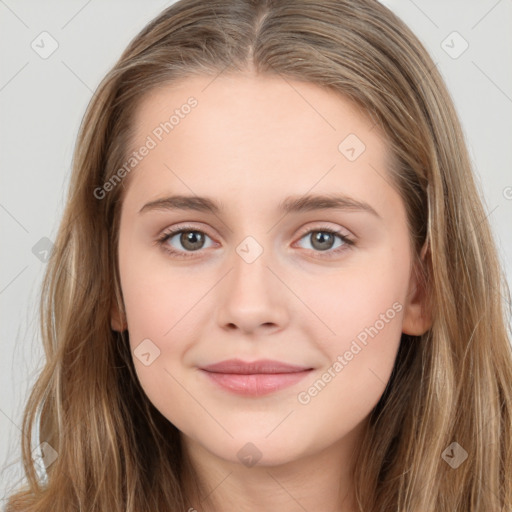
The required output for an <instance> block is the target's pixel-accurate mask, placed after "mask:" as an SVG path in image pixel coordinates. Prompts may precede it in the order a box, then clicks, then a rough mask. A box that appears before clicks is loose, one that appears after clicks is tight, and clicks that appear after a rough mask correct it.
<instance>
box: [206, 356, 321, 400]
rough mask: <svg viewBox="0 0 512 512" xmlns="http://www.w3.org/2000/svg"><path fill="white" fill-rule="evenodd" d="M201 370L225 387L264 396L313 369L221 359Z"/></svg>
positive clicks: (216, 383)
mask: <svg viewBox="0 0 512 512" xmlns="http://www.w3.org/2000/svg"><path fill="white" fill-rule="evenodd" d="M200 370H201V372H202V373H203V374H204V375H205V376H206V377H207V378H208V380H209V381H210V382H213V383H214V384H215V385H216V386H218V387H220V388H222V389H223V390H226V391H229V392H232V393H236V394H239V395H245V396H254V397H256V396H262V395H267V394H269V393H274V392H276V391H279V390H281V389H283V388H285V387H289V386H292V385H293V384H296V383H297V382H299V381H300V380H301V379H303V378H304V377H306V376H307V375H309V373H310V372H311V371H312V370H313V368H309V367H306V366H298V365H294V364H289V363H284V362H281V361H273V360H270V359H261V360H258V361H252V362H246V361H242V360H240V359H230V360H226V361H221V362H220V363H215V364H211V365H207V366H204V367H202V368H200Z"/></svg>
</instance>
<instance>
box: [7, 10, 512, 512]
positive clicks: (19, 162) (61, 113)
mask: <svg viewBox="0 0 512 512" xmlns="http://www.w3.org/2000/svg"><path fill="white" fill-rule="evenodd" d="M171 3H172V2H169V1H168V0H167V1H164V0H151V1H148V0H144V1H142V0H124V1H121V0H102V1H100V0H67V1H64V0H61V1H55V0H45V1H44V2H41V1H36V0H31V1H27V0H0V120H1V121H0V144H1V148H0V154H1V159H0V169H1V180H2V181H1V184H2V186H1V188H0V222H1V228H0V229H1V235H2V238H1V244H0V247H1V253H0V255H1V256H0V257H1V264H0V308H1V309H0V313H1V324H0V326H1V331H0V347H1V357H0V390H1V392H0V433H1V435H0V497H1V498H2V501H1V502H0V505H2V509H3V504H4V502H5V500H4V499H3V498H4V497H5V496H6V495H7V494H8V493H10V492H11V490H12V486H13V485H14V484H15V483H16V480H17V479H18V478H20V477H21V475H22V472H21V465H20V462H19V460H20V439H21V431H20V426H21V419H22V411H23V406H24V405H25V402H26V399H27V397H28V393H29V390H30V388H31V386H32V384H33V383H34V381H35V378H36V376H37V373H38V371H39V369H40V368H41V366H42V363H43V351H42V345H41V341H40V336H39V332H38V321H39V319H38V297H39V287H40V283H41V278H42V275H43V272H44V269H45V261H44V260H45V255H46V254H47V250H48V248H49V247H50V246H51V242H52V241H53V240H54V239H55V238H54V237H55V233H56V231H57V226H58V223H59V220H60V216H61V213H62V210H63V205H64V201H65V193H66V190H67V185H68V179H69V176H70V163H71V157H72V151H73V148H74V143H75V138H76V135H77V130H78V127H79V124H80V121H81V119H82V116H83V113H84V111H85V108H86V106H87V104H88V102H89V99H90V98H91V96H92V93H93V91H94V90H95V88H96V86H97V85H98V83H99V82H100V80H101V78H102V77H103V76H104V74H105V73H106V72H107V71H108V70H109V68H110V67H111V66H112V65H113V64H114V62H115V61H116V60H117V58H118V57H119V56H120V54H121V52H122V51H123V49H124V48H125V46H126V45H127V44H128V42H129V41H130V40H131V39H132V38H133V37H134V36H135V35H136V34H137V32H138V31H139V30H140V29H141V28H142V27H143V26H144V25H145V24H146V23H147V22H148V21H149V20H151V19H152V18H153V17H154V16H156V15H157V14H158V13H159V12H160V11H161V10H162V9H164V8H165V7H167V6H168V5H170V4H171ZM383 3H385V4H386V5H387V6H388V7H390V8H391V9H393V10H394V11H395V12H396V13H397V14H398V15H399V16H400V17H402V19H403V20H404V21H405V22H406V23H407V24H408V25H409V26H410V27H411V28H412V29H413V31H414V32H415V33H416V34H417V35H418V37H419V38H420V39H421V41H422V42H423V43H424V44H425V46H426V47H427V49H428V50H429V52H430V53H431V55H432V57H433V60H434V62H435V63H436V66H437V67H438V68H439V70H440V71H441V73H442V75H443V77H444V78H445V80H446V82H447V85H448V87H449V89H450V91H451V94H452V96H453V99H454V102H455V106H456V108H457V111H458V113H459V116H460V119H461V121H462V124H463V127H464V131H465V134H466V138H467V141H468V145H469V148H470V152H471V158H472V160H473V163H474V167H475V172H476V174H477V178H478V180H479V182H480V187H481V190H482V194H483V196H484V200H485V204H486V209H487V215H488V218H489V220H490V222H491V225H492V226H493V229H494V233H495V237H496V241H497V243H498V247H499V250H500V256H501V260H502V262H503V266H504V268H505V270H506V273H507V278H508V282H509V286H510V283H512V232H511V229H510V225H511V221H512V171H511V163H512V149H511V148H512V137H511V135H512V115H511V114H512V66H511V63H512V31H511V30H510V21H511V19H512V1H511V0H471V1H468V0H428V1H427V0H415V1H413V0H386V1H384V0H383ZM41 41H43V42H41ZM45 52H46V53H45ZM50 52H53V53H51V55H47V53H50ZM36 439H37V438H36V437H35V436H34V438H33V442H34V443H36ZM37 444H38V443H36V444H33V446H34V447H35V446H37Z"/></svg>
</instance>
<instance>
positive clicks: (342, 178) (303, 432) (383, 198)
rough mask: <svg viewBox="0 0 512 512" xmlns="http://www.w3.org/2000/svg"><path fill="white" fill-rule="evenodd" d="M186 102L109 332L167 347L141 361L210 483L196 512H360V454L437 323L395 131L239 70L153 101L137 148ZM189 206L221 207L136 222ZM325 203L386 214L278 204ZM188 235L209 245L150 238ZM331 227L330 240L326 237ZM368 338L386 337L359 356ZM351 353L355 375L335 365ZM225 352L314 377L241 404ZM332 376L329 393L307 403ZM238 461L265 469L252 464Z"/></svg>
mask: <svg viewBox="0 0 512 512" xmlns="http://www.w3.org/2000/svg"><path fill="white" fill-rule="evenodd" d="M190 96H194V97H195V98H196V99H197V101H198V105H197V106H196V107H195V108H194V109H192V110H191V112H190V113H189V114H188V115H187V116H184V118H183V119H180V122H179V124H178V125H177V126H175V127H174V129H173V130H172V132H170V133H169V134H166V135H164V137H163V138H162V140H161V141H159V142H158V144H157V145H156V147H155V148H154V149H152V150H151V151H150V152H149V154H148V155H147V156H145V157H144V159H143V160H142V161H141V162H140V163H139V164H138V166H137V167H136V169H135V170H134V171H132V174H130V176H129V178H126V183H124V186H126V190H125V196H124V200H123V204H122V211H121V224H120V239H119V270H120V276H121V288H122V293H123V300H124V306H125V311H126V323H124V320H125V319H124V318H122V316H121V315H120V314H119V313H118V312H117V311H116V310H113V313H112V327H113V328H114V329H116V330H123V329H125V328H127V329H128V332H129V338H130V344H131V348H132V351H133V350H135V349H136V348H137V346H138V345H139V344H140V343H141V342H142V341H143V340H146V339H149V340H151V342H150V343H151V344H153V345H152V346H156V347H158V349H159V351H160V355H159V356H158V357H157V358H156V359H154V361H153V362H151V364H149V365H147V366H146V365H145V364H143V363H142V362H141V360H139V358H138V357H134V365H135V368H136V371H137V375H138V378H139V380H140V383H141V385H142V387H143V389H144V391H145V393H146V394H147V396H148V398H149V399H150V400H151V402H152V403H153V404H154V405H155V407H156V408H157V409H158V410H159V411H160V412H161V413H162V414H163V415H164V416H165V417H166V418H167V419H168V420H169V421H170V422H171V423H173V424H174V425H175V426H176V427H177V428H178V429H179V430H180V432H181V438H182V442H183V445H184V447H185V451H186V453H187V455H188V457H189V458H190V460H191V462H192V465H193V467H194V468H195V470H196V471H197V473H198V475H199V477H200V478H201V479H202V481H204V482H205V486H206V492H207V493H209V500H210V501H211V506H210V507H208V508H206V502H205V501H203V502H201V500H200V498H199V497H197V496H194V495H193V494H192V493H191V491H190V494H189V496H190V507H195V509H196V510H216V511H220V510H222V511H223V512H231V511H252V512H254V511H266V512H268V511H278V510H279V511H280V512H292V511H293V512H296V511H304V510H307V511H313V510H319V505H321V510H322V511H325V512H335V511H342V512H352V511H353V510H356V508H355V502H354V496H353V481H352V476H351V470H352V469H353V467H354V463H355V458H356V451H357V449H358V447H359V446H360V444H361V441H362V434H363V431H364V428H365V426H366V423H367V421H368V417H369V414H370V412H371V411H372V409H373V408H374V407H375V405H376V404H377V402H378V401H379V398H380V397H381V396H382V393H383V392H384V389H385V387H386V384H387V382H388V380H389V377H390V375H391V371H392V368H393V364H394V360H395V357H396V354H397V350H398V347H399V342H400V336H401V333H402V332H405V333H408V334H415V335H419V334H422V333H424V332H425V331H426V330H427V329H428V327H429V319H428V318H427V317H426V315H425V314H424V312H423V311H424V308H423V307H422V304H423V301H424V299H423V295H422V294H421V293H420V290H419V287H418V286H417V284H418V283H417V282H416V281H415V278H414V274H413V254H412V252H411V245H410V239H409V232H408V229H407V224H406V213H405V207H404V204H403V201H402V200H401V198H400V196H399V195H398V192H397V191H396V190H395V189H394V188H393V187H392V186H391V179H390V178H389V174H387V171H386V165H387V164H388V162H389V154H388V153H387V145H386V143H385V141H384V137H383V136H382V134H381V132H379V129H378V127H377V126H376V125H375V124H374V123H372V122H371V121H370V120H369V119H368V118H366V117H365V116H363V114H362V112H361V111H360V110H358V109H357V108H356V107H355V106H354V105H353V104H351V103H349V102H348V101H347V100H345V99H343V98H341V97H340V96H339V95H335V94H334V93H333V92H330V91H326V90H325V89H322V88H319V87H318V86H316V85H313V84H309V83H303V82H296V81H293V80H289V79H287V80H283V79H282V78H275V77H274V78H270V77H263V76H257V75H254V74H252V73H243V74H242V73H240V74H234V75H228V76H226V75H220V76H219V77H217V78H216V79H215V80H214V81H212V77H206V76H194V77H193V78H187V79H185V80H183V81H181V82H179V83H176V84H173V85H172V86H165V87H162V88H159V89H158V90H154V91H152V92H151V93H149V94H148V95H147V96H146V97H145V98H144V100H143V101H142V102H141V104H140V105H139V107H138V110H137V115H136V118H135V126H136V135H135V137H134V140H133V148H139V147H140V146H141V145H142V144H144V142H145V140H146V138H147V136H148V135H150V134H151V133H152V131H153V130H154V129H155V127H156V126H158V125H159V124H160V123H161V122H163V121H165V120H167V119H168V118H169V116H170V115H171V114H172V112H173V111H174V109H175V108H178V107H180V105H183V104H184V103H186V101H187V98H189V97H190ZM348 134H356V136H357V137H358V139H359V140H361V141H363V143H364V145H365V146H366V149H365V150H364V152H363V153H362V154H361V155H360V156H359V157H358V158H357V159H355V160H354V161H350V160H349V159H348V158H347V157H346V156H345V154H342V152H340V150H339V149H338V146H339V144H340V142H342V141H343V140H344V139H345V137H347V135H348ZM153 138H154V137H153ZM356 149H357V148H356ZM178 194H179V195H186V196H192V197H195V196H201V197H208V198H210V199H212V200H214V201H215V202H217V203H219V206H220V207H221V209H220V210H219V212H216V213H213V212H212V211H210V210H207V211H197V210H191V209H188V210H187V209H175V210H171V209H167V210H166V209H158V210H156V209H149V208H148V209H146V210H145V211H143V212H141V213H140V210H141V208H142V207H143V206H144V205H146V204H147V203H149V202H151V201H154V200H156V199H159V198H163V197H166V196H170V195H178ZM327 194H328V195H342V194H343V195H346V196H349V197H351V198H352V199H356V200H358V201H361V202H365V203H367V204H368V205H370V206H371V207H372V209H373V210H374V211H375V213H376V214H374V213H371V212H370V211H368V210H364V209H354V208H352V209H346V208H338V209H321V208H320V209H312V210H308V211H300V212H295V211H291V212H288V213H286V214H284V213H282V212H281V211H279V210H278V206H279V204H280V202H281V201H283V200H284V199H285V198H287V197H288V196H296V197H298V198H302V197H304V196H305V195H327ZM184 225H187V226H188V230H189V231H192V233H193V234H194V233H195V235H196V237H195V238H194V235H193V234H192V235H190V234H189V233H185V234H189V237H191V242H189V243H188V244H187V240H189V239H187V238H185V237H184V236H182V237H181V238H180V234H179V233H178V234H177V235H176V234H175V235H173V236H172V237H171V238H169V239H168V240H167V241H165V242H164V245H158V244H155V241H156V240H157V239H158V238H159V237H160V235H162V233H165V232H167V231H168V229H169V228H174V227H176V228H178V227H183V226H184ZM325 229H332V230H336V231H339V233H341V234H342V235H344V236H346V237H347V238H349V239H350V240H352V241H353V242H354V245H353V246H351V245H349V244H347V243H346V242H343V241H342V239H340V238H338V236H337V235H334V236H331V237H329V235H328V233H325ZM198 232H199V233H198ZM312 232H313V233H312ZM318 232H320V233H324V237H325V238H324V242H323V244H321V243H319V242H318V241H316V240H315V238H314V236H313V235H314V234H315V233H318ZM201 234H203V235H202V236H203V238H202V239H201V238H200V235H201ZM248 236H250V237H252V239H254V240H255V241H257V244H258V245H257V246H255V245H250V246H248V245H245V246H244V245H243V244H242V247H245V250H246V251H247V250H248V248H249V253H251V254H256V253H255V252H254V251H256V250H257V249H256V248H255V247H260V248H262V249H263V252H262V253H261V254H259V253H257V254H258V257H257V258H256V259H255V260H254V261H251V262H250V263H249V262H248V261H247V260H246V259H244V258H243V257H242V256H241V254H244V253H243V252H237V248H239V246H240V243H241V242H242V241H244V239H245V238H246V237H248ZM198 237H199V238H198ZM251 243H253V242H251ZM329 244H330V245H329ZM165 247H168V248H170V249H174V250H175V251H178V252H179V253H180V254H185V253H187V254H188V255H189V256H190V257H188V258H180V257H179V256H177V255H172V254H169V253H168V252H166V251H165ZM322 248H323V249H322ZM326 248H327V249H326ZM340 248H341V249H340ZM338 249H340V250H338ZM337 250H338V251H337ZM251 251H252V252H251ZM335 251H337V252H335ZM329 254H330V255H331V257H329ZM393 305H394V306H393ZM379 319H381V320H380V321H379ZM384 320H385V321H384ZM370 326H374V328H375V326H376V330H377V331H378V332H377V334H375V333H374V336H373V337H370V336H368V340H367V344H366V345H363V344H361V343H359V345H360V346H361V350H360V351H358V352H357V354H356V355H354V356H353V357H350V354H348V355H346V354H347V351H350V347H351V343H352V342H353V341H354V340H355V339H357V336H358V335H360V337H361V336H364V335H361V333H362V332H364V330H365V328H370ZM146 343H147V342H146ZM340 355H341V357H342V358H344V359H343V361H344V363H343V369H342V370H341V371H339V370H336V369H335V370H333V363H335V362H336V361H340V359H337V358H338V356H340ZM345 355H346V356H345ZM230 358H239V359H242V360H244V361H255V360H258V359H274V360H278V361H282V362H286V363H290V364H295V365H300V366H304V367H307V368H310V369H311V370H310V371H309V373H308V374H307V376H306V377H304V378H303V379H302V380H300V381H299V382H297V383H294V384H292V385H290V386H288V387H284V388H282V389H279V390H277V391H275V392H270V393H268V394H265V395H263V396H244V395H240V394H237V393H233V392H231V391H229V390H227V389H224V388H221V387H219V386H218V385H216V384H215V383H214V382H212V381H211V380H210V379H209V378H208V377H207V376H206V375H205V372H204V371H202V370H201V369H200V368H201V367H203V366H204V365H206V364H211V363H216V362H219V361H223V360H225V359H230ZM329 368H330V375H331V378H330V379H329V377H325V380H328V383H327V384H326V385H325V386H324V387H323V388H322V389H321V390H320V391H319V392H318V391H317V392H316V393H315V391H314V390H313V391H311V393H308V392H307V391H308V390H309V389H310V388H311V386H313V384H314V383H315V382H317V381H318V380H319V379H322V375H324V374H326V372H327V374H328V375H329ZM338 368H339V366H338ZM325 380H324V382H325ZM300 393H302V395H300ZM299 395H300V396H302V402H301V401H300V400H299V399H298V396H299ZM308 397H309V401H308V400H307V398H308ZM247 443H252V444H251V445H249V447H247V446H246V444H247ZM244 447H245V448H244ZM254 447H256V448H257V451H256V450H255V448H254ZM241 449H242V454H245V455H247V453H249V455H253V456H255V457H256V458H257V456H260V458H259V460H257V462H256V463H255V464H254V465H250V466H249V465H248V464H246V463H243V461H242V458H241V457H239V455H237V454H238V453H239V451H240V450H241ZM258 454H259V455H258ZM187 489H189V486H188V485H187Z"/></svg>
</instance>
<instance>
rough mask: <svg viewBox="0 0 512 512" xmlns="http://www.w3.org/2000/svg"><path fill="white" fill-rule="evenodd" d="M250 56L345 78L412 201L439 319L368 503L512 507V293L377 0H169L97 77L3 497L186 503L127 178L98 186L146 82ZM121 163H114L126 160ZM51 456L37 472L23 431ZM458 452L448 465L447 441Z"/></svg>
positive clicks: (429, 89)
mask: <svg viewBox="0 0 512 512" xmlns="http://www.w3.org/2000/svg"><path fill="white" fill-rule="evenodd" d="M226 72H236V73H246V72H251V73H257V74H261V75H279V76H281V77H283V78H284V79H288V78H290V79H295V80H300V81H304V82H310V83H313V84H317V85H319V86H321V87H325V88H326V89H329V90H331V91H335V92H338V93H339V94H340V95H342V96H343V97H344V98H348V99H349V100H351V101H352V102H353V103H354V104H356V105H357V106H359V107H360V108H361V110H362V111H363V112H366V113H367V114H368V115H369V116H370V117H371V118H372V119H373V120H375V122H376V123H378V125H379V127H380V128H381V130H382V133H383V134H384V135H385V137H386V139H387V142H388V144H389V147H390V150H391V152H392V155H393V162H392V163H390V166H389V167H390V168H389V174H390V176H391V177H392V180H393V185H394V186H396V188H397V190H398V191H399V192H400V194H401V197H402V199H403V201H404V204H405V206H406V210H407V218H408V223H409V228H410V233H411V244H412V245H413V247H414V251H415V255H416V261H417V264H418V265H417V269H418V270H417V271H418V272H419V275H420V277H421V279H420V283H421V286H423V287H424V288H425V290H426V293H427V294H428V303H429V305H430V308H431V311H432V320H433V323H432V328H431V329H429V330H428V331H427V332H426V333H425V334H424V335H423V336H409V335H406V334H403V335H402V340H401V344H400V349H399V352H398V356H397V359H396V362H395V367H394V369H393V373H392V376H391V379H390V381H389V383H388V385H387V387H386V390H385V392H384V394H383V396H382V397H381V399H380V401H379V403H378V404H377V406H376V407H375V409H374V410H373V411H372V414H371V421H370V422H369V426H368V429H367V432H366V437H365V440H364V443H363V445H362V446H361V451H360V454H359V458H358V461H357V466H356V470H355V475H354V477H355V485H356V487H355V493H356V498H357V502H358V506H359V509H360V511H361V512H363V511H364V512H388V511H393V512H477V511H478V512H484V511H485V512H490V511H493V512H494V511H505V510H511V509H512V485H511V482H512V443H511V440H512V439H511V438H512V392H511V383H512V355H511V346H510V340H509V336H510V335H509V333H508V332H507V328H506V318H508V317H509V316H510V311H509V310H507V309H506V304H507V300H508V303H509V304H510V294H509V291H508V287H507V284H506V281H505V278H504V275H503V273H502V271H501V267H500V262H499V259H498V256H497V252H496V248H495V243H494V240H493V237H492V233H491V230H490V226H489V222H488V220H487V218H486V213H485V210H484V207H483V204H482V201H481V199H480V195H481V192H480V191H479V189H478V187H477V184H476V183H475V179H474V176H473V173H472V169H471V164H470V161H469V157H468V151H467V148H466V144H465V141H464V137H463V133H462V129H461V126H460V123H459V121H458V118H457V115H456V112H455V109H454V106H453V103H452V100H451V98H450V96H449V94H448V91H447V90H446V87H445V85H444V83H443V80H442V78H441V76H440V74H439V72H438V71H437V68H436V66H435V65H434V63H433V62H432V59H431V58H430V57H429V55H428V54H427V52H426V50H425V49H424V48H423V46H422V45H421V43H420V42H419V41H418V39H417V38H416V37H415V36H414V35H413V34H412V32H411V31H410V30H409V29H408V27H406V26H405V25H404V23H403V22H402V21H401V20H400V19H399V18H397V17H396V16H395V15H394V14H393V13H392V12H391V11H390V10H388V9H387V8H385V7H384V6H382V5H381V4H379V3H378V2H377V1H373V0H339V1H334V0H293V1H291V0H288V1H277V0H276V1H271V0H268V1H263V0H262V1H257V0H254V1H251V0H212V1H209V2H204V1H202V0H181V1H178V2H177V3H175V4H173V5H171V6H170V7H169V8H167V9H166V10H164V11H163V12H162V13H161V14H160V15H159V16H158V17H157V18H155V19H154V20H153V21H151V22H150V23H149V24H148V25H147V26H146V27H145V28H144V29H143V30H142V31H141V32H140V33H139V34H138V35H137V36H136V37H135V38H134V39H133V40H132V41H131V43H130V44H129V46H128V47H127V48H126V50H125V51H124V52H123V54H122V55H121V57H120V58H119V60H118V62H117V63H116V64H115V65H114V67H113V68H112V70H111V71H110V72H109V73H108V74H107V76H106V77H105V78H104V80H103V81H102V82H101V84H100V85H99V87H98V89H97V91H96V92H95V94H94V96H93V98H92V99H91V102H90V104H89V106H88V108H87V111H86V113H85V116H84V119H83V122H82V125H81V127H80V132H79V134H78V139H77V144H76V149H75V154H74V158H73V173H72V177H71V181H70V186H69V194H68V200H67V204H66V207H65V212H64V215H63V219H62V222H61V224H60V228H59V231H58V235H57V239H56V243H55V249H54V252H53V253H52V255H51V258H50V260H49V262H48V267H47V270H46V274H45V277H44V282H43V288H42V297H41V307H40V315H41V332H42V338H43V342H44V349H45V356H46V364H45V367H44V369H43V370H42V372H41V374H40V376H39V378H38V380H37V382H36V384H35V386H34V388H33V390H32V393H31V395H30V397H29V400H28V403H27V406H26V409H25V413H24V418H23V426H22V431H23V436H22V460H23V465H24V469H25V474H26V478H27V481H28V483H27V485H26V487H25V488H24V489H22V490H20V491H19V492H17V493H16V494H14V495H12V496H11V497H10V498H9V500H8V504H7V509H6V511H7V512H21V511H23V512H36V511H37V512H46V511H48V512H49V511H51V512H69V510H83V511H87V512H95V511H97V512H107V511H108V512H145V511H147V512H149V511H154V510H159V511H164V510H170V511H171V510H172V511H174V510H176V511H177V510H187V509H188V508H189V506H187V497H186V496H185V495H184V491H183V475H184V474H185V473H186V472H192V468H190V467H189V466H188V463H187V460H186V457H184V454H183V453H182V449H181V446H180V443H179V435H178V434H179V432H178V430H177V429H176V427H175V426H174V425H172V424H171V423H170V422H169V421H168V420H167V419H166V418H165V417H164V416H162V415H161V414H160V413H159V411H158V410H157V409H156V408H155V407H154V406H153V405H152V404H151V402H150V401H149V400H148V398H147V397H146V395H145V393H144V391H143V390H142V388H141V386H140V384H139V382H138V380H137V377H136V374H135V369H134V366H133V362H132V358H131V354H130V349H129V343H128V337H127V332H123V333H118V332H116V331H114V330H112V328H111V310H112V308H113V307H117V308H118V309H119V311H121V312H122V311H123V309H122V308H123V301H122V292H121V289H120V284H119V283H120V282H119V271H118V265H117V242H118V233H119V218H120V217H119V215H120V206H121V204H122V199H123V190H125V187H126V186H127V182H126V183H123V186H118V187H115V188H114V189H113V190H112V191H111V192H110V193H109V194H107V195H106V196H105V197H104V198H103V199H101V200H98V199H97V198H96V197H95V195H94V191H95V189H97V187H101V186H102V185H103V184H104V183H105V182H107V181H108V180H109V179H111V178H112V176H113V175H114V173H115V172H116V171H117V170H118V169H119V167H120V166H121V165H122V164H123V162H124V161H125V159H126V155H127V152H128V148H129V145H130V141H131V140H132V138H133V135H134V126H133V116H134V111H135V109H136V107H137V105H138V104H139V103H140V101H141V99H142V98H143V97H144V96H145V95H146V94H148V93H149V92H150V91H152V90H154V89H155V88H156V87H163V86H165V85H166V84H171V83H173V82H175V81H178V80H184V79H186V78H187V77H188V76H191V75H193V74H208V75H211V76H212V79H213V78H214V77H215V76H216V75H218V74H219V73H226ZM125 181H126V180H125ZM37 422H38V425H39V428H40V441H41V442H47V443H48V444H50V445H51V446H52V447H53V448H54V449H55V450H56V452H57V453H58V457H57V459H56V460H55V462H53V464H52V465H51V466H49V467H48V468H47V481H46V483H42V482H41V481H40V478H39V476H38V475H37V474H36V470H35V467H34V463H33V460H32V454H31V452H32V449H33V447H32V446H31V442H30V440H31V439H32V433H33V428H34V425H36V423H37ZM452 442H457V443H458V444H459V445H461V446H462V447H463V448H464V449H465V450H466V451H467V452H468V458H467V460H466V461H465V462H464V463H463V464H462V465H461V466H460V467H458V468H457V469H456V470H455V469H452V468H451V467H450V466H449V465H448V464H447V463H446V462H445V461H444V460H443V459H442V457H441V455H442V453H443V451H444V450H445V449H446V447H447V446H449V445H450V444H451V443H452Z"/></svg>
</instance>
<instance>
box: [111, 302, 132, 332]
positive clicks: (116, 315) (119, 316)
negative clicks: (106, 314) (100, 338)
mask: <svg viewBox="0 0 512 512" xmlns="http://www.w3.org/2000/svg"><path fill="white" fill-rule="evenodd" d="M110 326H111V327H112V330H113V331H117V332H123V331H126V329H127V327H128V326H127V325H126V318H125V315H124V313H122V312H121V311H120V310H119V307H118V306H117V305H116V304H115V303H113V304H112V308H111V310H110Z"/></svg>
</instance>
